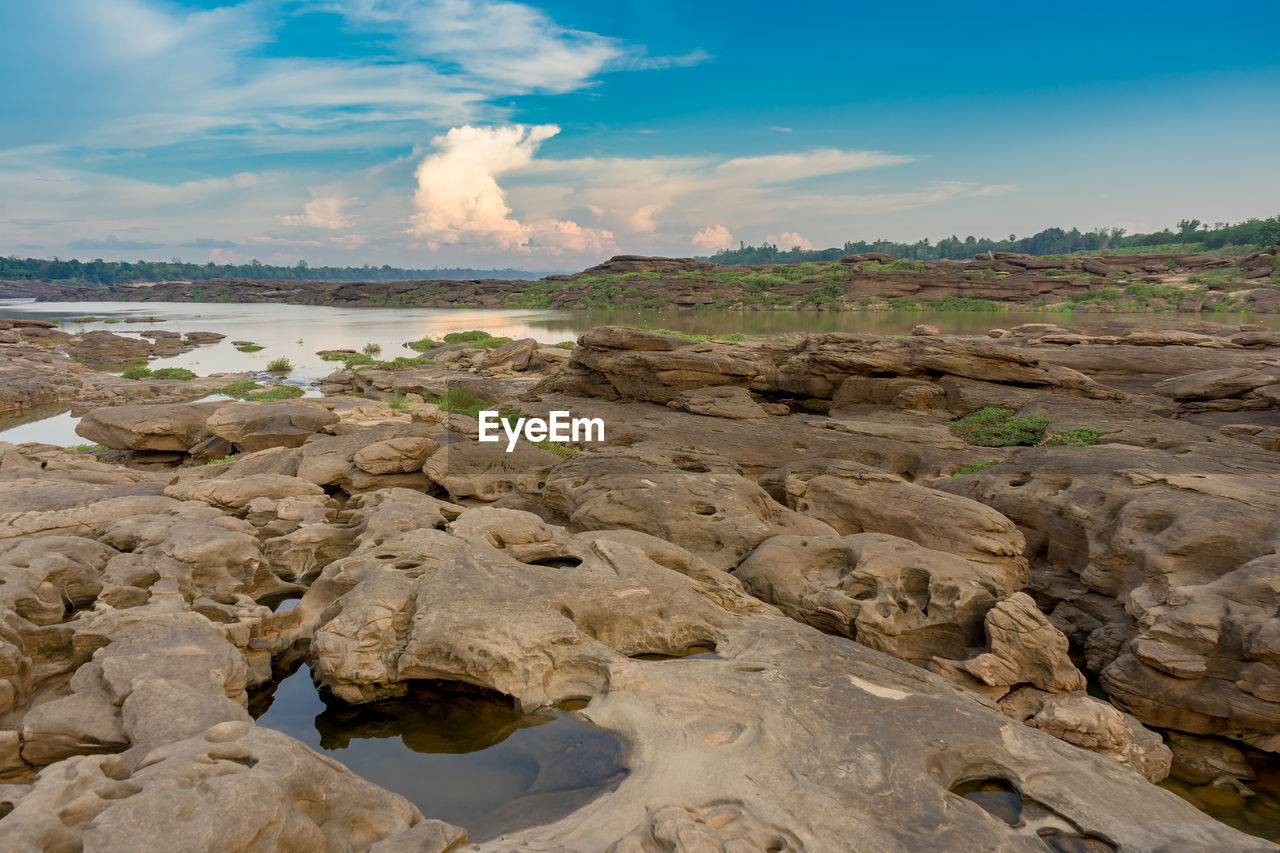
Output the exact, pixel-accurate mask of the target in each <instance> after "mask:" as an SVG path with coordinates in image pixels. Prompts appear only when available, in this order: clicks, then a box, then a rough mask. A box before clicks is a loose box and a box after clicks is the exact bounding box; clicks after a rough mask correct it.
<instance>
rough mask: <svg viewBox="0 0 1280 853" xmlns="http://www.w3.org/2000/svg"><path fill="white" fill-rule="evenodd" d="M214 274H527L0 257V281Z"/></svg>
mask: <svg viewBox="0 0 1280 853" xmlns="http://www.w3.org/2000/svg"><path fill="white" fill-rule="evenodd" d="M215 278H249V279H263V280H267V281H339V282H341V281H421V280H431V279H474V278H501V279H521V280H523V279H529V278H536V276H535V275H534V274H532V273H529V272H526V271H524V270H517V269H502V270H480V269H467V268H463V267H454V268H449V269H438V268H437V269H401V268H399V267H392V266H389V265H387V264H383V265H382V266H380V267H374V266H369V265H368V264H366V265H364V266H362V267H323V266H322V267H312V266H308V265H307V263H306V262H305V261H299V262H298V263H297V264H296V265H295V266H291V267H283V266H272V265H271V264H264V263H261V262H259V261H250V262H249V263H247V264H214V263H208V264H191V263H184V262H182V261H177V260H173V261H133V262H130V261H103V260H94V261H74V260H72V261H64V260H60V259H58V258H53V259H51V260H45V259H42V258H0V280H9V281H50V282H60V283H66V284H84V285H89V286H95V287H105V286H109V285H112V284H133V283H136V282H155V281H207V280H209V279H215Z"/></svg>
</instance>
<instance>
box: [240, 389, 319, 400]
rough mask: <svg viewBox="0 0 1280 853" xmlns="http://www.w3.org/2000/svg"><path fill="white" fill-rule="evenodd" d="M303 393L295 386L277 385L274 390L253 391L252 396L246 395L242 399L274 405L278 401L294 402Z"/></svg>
mask: <svg viewBox="0 0 1280 853" xmlns="http://www.w3.org/2000/svg"><path fill="white" fill-rule="evenodd" d="M304 393H305V392H304V391H303V390H302V389H301V388H299V387H298V386H297V385H277V386H276V387H274V388H268V389H267V390H265V391H255V392H253V393H252V394H246V395H245V396H244V398H245V399H246V400H249V401H250V402H253V403H274V402H276V401H278V400H296V399H297V398H298V397H301V396H302V395H303V394H304Z"/></svg>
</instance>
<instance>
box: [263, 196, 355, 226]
mask: <svg viewBox="0 0 1280 853" xmlns="http://www.w3.org/2000/svg"><path fill="white" fill-rule="evenodd" d="M351 201H355V199H343V198H337V197H336V196H321V195H318V196H315V197H314V198H312V199H311V201H309V202H307V203H306V204H304V205H303V206H302V213H301V214H299V215H296V216H282V217H280V221H281V222H283V223H284V224H285V225H309V226H311V227H312V228H327V229H329V230H334V231H336V230H337V229H339V228H346V227H347V226H348V225H350V224H351V220H350V219H348V218H347V217H346V216H345V215H344V214H343V212H342V207H343V205H345V204H346V203H347V202H351Z"/></svg>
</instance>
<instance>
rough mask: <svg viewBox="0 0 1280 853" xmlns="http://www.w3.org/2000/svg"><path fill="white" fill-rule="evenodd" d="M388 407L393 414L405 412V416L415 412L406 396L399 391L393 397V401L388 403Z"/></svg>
mask: <svg viewBox="0 0 1280 853" xmlns="http://www.w3.org/2000/svg"><path fill="white" fill-rule="evenodd" d="M387 406H388V407H389V408H390V409H391V411H393V412H403V413H404V414H408V413H409V412H411V411H413V408H412V407H411V406H410V405H409V401H407V400H406V399H405V398H404V395H403V394H401V393H400V392H399V391H398V390H397V391H396V392H395V393H394V394H392V395H391V399H390V400H388V401H387Z"/></svg>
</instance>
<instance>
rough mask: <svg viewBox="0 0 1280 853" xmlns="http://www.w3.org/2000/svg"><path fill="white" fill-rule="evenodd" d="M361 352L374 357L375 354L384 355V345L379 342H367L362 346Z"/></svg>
mask: <svg viewBox="0 0 1280 853" xmlns="http://www.w3.org/2000/svg"><path fill="white" fill-rule="evenodd" d="M360 352H362V353H364V354H365V355H367V356H369V357H370V358H372V357H373V356H376V355H382V347H380V346H378V345H377V344H365V345H364V346H363V347H361V348H360Z"/></svg>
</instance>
